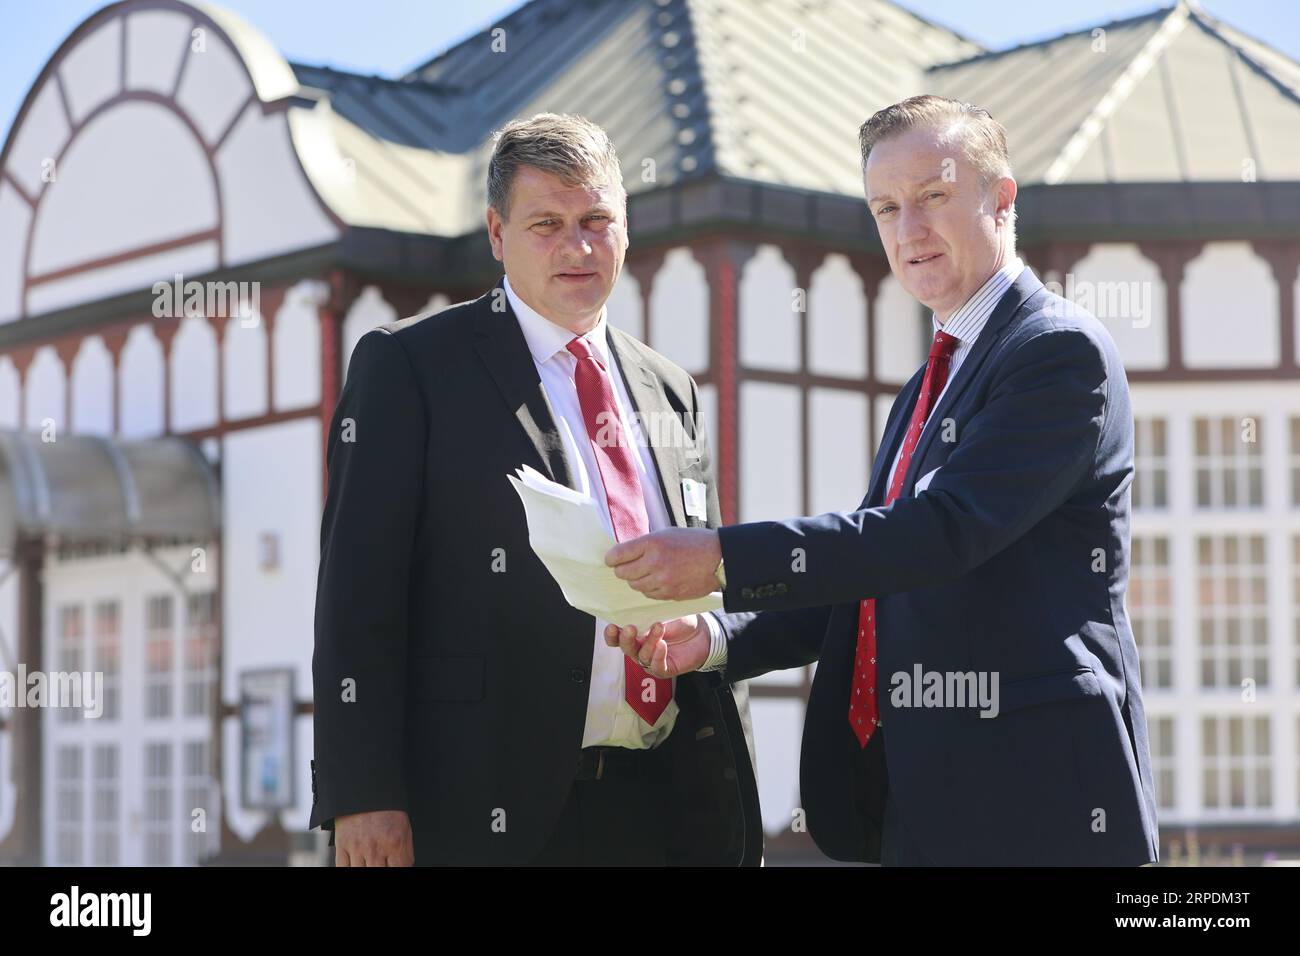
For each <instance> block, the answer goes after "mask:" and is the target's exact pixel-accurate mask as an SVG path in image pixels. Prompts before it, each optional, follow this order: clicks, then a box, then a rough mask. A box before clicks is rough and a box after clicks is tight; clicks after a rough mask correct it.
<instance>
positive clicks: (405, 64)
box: [0, 0, 1300, 137]
mask: <svg viewBox="0 0 1300 956" xmlns="http://www.w3.org/2000/svg"><path fill="white" fill-rule="evenodd" d="M216 2H217V3H219V5H221V6H224V7H226V8H227V9H230V10H233V11H234V12H236V13H238V14H239V15H240V16H241V17H243V18H244V19H245V20H246V21H248V22H249V23H250V24H252V25H253V26H255V27H257V28H258V29H259V30H261V31H262V32H263V33H264V34H265V35H266V36H268V37H270V39H271V42H272V43H274V44H275V46H276V47H277V48H278V49H279V50H280V52H281V53H283V54H284V55H285V56H286V57H288V58H289V59H291V60H297V61H301V62H305V63H315V64H325V65H329V66H334V67H338V68H340V69H347V70H357V71H360V72H363V73H378V74H380V75H384V76H391V75H394V74H398V73H401V72H403V71H405V70H407V69H409V68H410V67H412V66H414V65H416V64H418V63H420V62H422V61H424V60H426V59H429V58H430V57H432V56H433V55H434V54H435V53H437V52H439V51H441V50H443V49H445V48H446V47H447V46H449V45H451V44H452V43H455V42H456V41H458V40H462V39H464V38H465V37H467V36H471V35H473V34H474V33H476V32H478V31H479V30H482V29H483V28H485V27H488V26H490V25H491V24H492V23H494V22H495V21H496V20H498V19H500V18H501V17H502V16H503V15H505V14H506V13H508V12H510V11H511V10H514V9H516V8H517V7H519V6H521V5H522V2H521V0H216ZM1171 2H1172V0H1164V2H1161V0H1137V2H1133V0H1077V2H1067V3H1059V2H1057V3H1044V2H1042V0H977V2H972V0H905V2H904V3H903V6H906V7H908V8H909V9H911V10H913V11H915V12H916V13H918V14H920V15H921V16H923V17H926V18H927V19H930V20H933V21H936V22H938V23H941V24H943V25H944V26H948V27H951V28H952V29H954V30H956V31H958V32H959V33H962V34H964V35H965V36H968V37H970V38H971V39H973V40H975V41H977V42H979V43H982V44H984V45H985V46H988V47H990V48H993V49H1001V48H1003V47H1007V46H1014V45H1015V44H1017V43H1024V42H1026V41H1029V40H1037V39H1042V38H1043V37H1048V36H1053V35H1055V34H1058V33H1064V32H1067V31H1069V30H1075V29H1079V28H1082V27H1088V26H1093V25H1095V24H1098V23H1103V22H1106V21H1108V20H1117V19H1122V18H1124V17H1130V16H1135V15H1137V14H1141V13H1147V12H1149V11H1151V10H1153V9H1156V8H1157V7H1161V6H1165V7H1167V6H1169V5H1170V3H1171ZM105 5H106V0H0V131H3V136H4V137H7V136H8V133H9V127H10V125H11V124H12V123H13V119H14V117H15V115H16V114H17V112H18V108H19V107H20V106H21V105H22V101H23V98H24V97H25V96H26V95H27V91H28V89H29V88H30V86H31V84H32V82H33V81H34V80H35V79H36V75H37V73H39V72H40V69H41V67H42V66H44V64H45V62H46V61H47V60H48V59H49V57H50V55H51V54H53V53H54V51H55V50H56V49H57V48H58V46H59V44H60V43H62V42H63V40H64V39H65V38H66V37H67V35H68V34H69V33H71V32H72V30H73V29H75V28H76V26H77V25H78V24H79V23H81V21H83V20H84V19H86V17H88V16H89V15H90V14H92V13H93V12H94V11H95V10H98V9H99V8H101V7H103V6H105ZM1202 5H1203V6H1204V7H1205V9H1206V10H1207V11H1209V13H1210V14H1211V15H1213V16H1216V17H1218V18H1219V19H1222V20H1226V21H1227V22H1228V23H1231V24H1232V25H1233V26H1235V27H1237V28H1238V29H1240V30H1244V31H1245V32H1246V33H1249V34H1251V35H1253V36H1256V37H1259V38H1260V39H1262V40H1266V41H1267V42H1269V43H1271V44H1272V45H1273V46H1275V47H1277V48H1278V49H1280V50H1282V51H1284V52H1286V53H1288V54H1289V55H1291V56H1293V57H1295V58H1297V59H1300V3H1297V2H1296V0H1209V2H1205V3H1203V4H1202Z"/></svg>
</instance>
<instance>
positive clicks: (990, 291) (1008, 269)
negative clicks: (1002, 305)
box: [930, 256, 1025, 342]
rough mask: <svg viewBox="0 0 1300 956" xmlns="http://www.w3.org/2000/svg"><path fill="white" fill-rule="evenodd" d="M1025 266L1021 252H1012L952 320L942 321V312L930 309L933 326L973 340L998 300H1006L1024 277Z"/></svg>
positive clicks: (963, 340) (934, 328)
mask: <svg viewBox="0 0 1300 956" xmlns="http://www.w3.org/2000/svg"><path fill="white" fill-rule="evenodd" d="M1024 269H1025V264H1024V262H1022V261H1021V259H1020V257H1019V256H1012V257H1011V258H1010V259H1009V260H1007V261H1006V262H1004V263H1003V264H1002V268H1001V269H999V270H998V271H997V272H995V273H993V275H991V276H989V278H988V281H987V282H985V283H984V284H983V285H982V286H980V287H979V289H977V290H976V292H975V294H974V295H972V296H971V297H970V298H969V299H967V300H966V301H965V302H964V303H963V304H962V306H961V308H959V309H958V310H957V311H956V312H954V313H953V314H952V315H950V316H948V321H947V322H944V323H942V324H940V322H939V316H938V315H937V314H936V313H934V312H931V313H930V326H931V328H932V330H933V331H934V332H936V333H938V332H944V333H946V334H947V335H951V336H953V337H954V338H956V339H957V340H958V341H960V342H973V341H974V340H975V339H977V338H979V334H980V332H982V331H983V330H984V323H986V322H987V321H988V319H989V316H990V315H992V314H993V310H994V309H995V308H996V307H997V304H998V303H999V302H1001V301H1002V296H1003V295H1004V294H1006V291H1007V289H1009V288H1011V284H1012V283H1013V282H1015V281H1016V280H1017V279H1018V278H1020V273H1021V272H1023V271H1024Z"/></svg>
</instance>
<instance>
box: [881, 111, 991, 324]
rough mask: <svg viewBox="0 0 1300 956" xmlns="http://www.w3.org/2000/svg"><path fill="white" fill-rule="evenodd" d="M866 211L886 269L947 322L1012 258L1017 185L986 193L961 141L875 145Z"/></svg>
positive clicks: (911, 139)
mask: <svg viewBox="0 0 1300 956" xmlns="http://www.w3.org/2000/svg"><path fill="white" fill-rule="evenodd" d="M865 181H866V193H867V205H868V206H869V207H870V208H871V214H872V216H873V217H874V218H875V220H876V228H877V229H879V230H880V241H881V243H882V244H883V245H884V247H885V255H886V256H888V258H889V268H890V269H891V270H893V273H894V275H896V276H897V277H898V281H899V282H901V283H902V284H903V288H904V289H906V290H907V291H908V292H909V293H910V294H911V295H912V296H913V297H914V298H916V299H917V300H919V301H920V302H921V303H922V304H924V305H925V306H926V307H927V308H930V309H933V310H934V311H935V312H936V313H938V316H939V319H940V320H941V321H942V320H944V319H946V318H948V316H949V315H951V314H952V313H953V312H955V311H956V310H957V309H958V308H959V307H960V306H961V305H962V304H963V303H964V302H965V301H966V300H967V299H969V298H970V297H971V296H972V295H973V294H974V293H975V291H976V290H977V289H979V287H980V286H981V285H983V284H984V282H985V281H986V280H987V279H988V277H989V276H991V275H992V274H993V273H994V272H995V271H996V270H997V269H998V268H1000V267H1001V265H1002V263H1003V261H1004V260H1005V259H1006V258H1008V257H1009V255H1010V250H1008V249H1007V248H1006V245H1007V236H1008V233H1009V225H1008V222H1009V220H1007V221H1004V222H1001V223H999V221H998V215H999V213H1001V214H1003V215H1006V214H1009V211H1010V207H1011V203H1012V202H1013V201H1014V200H1015V195H1016V183H1015V180H1014V179H1011V178H1009V177H1008V178H1005V179H1001V180H998V181H996V182H994V183H993V184H991V186H990V187H989V188H987V189H986V188H985V187H984V184H983V182H982V181H981V179H980V174H979V171H978V170H977V169H976V168H975V167H974V166H972V165H971V164H970V162H969V161H967V159H966V156H965V153H964V151H963V150H962V149H961V147H960V145H959V143H958V141H956V140H952V139H949V140H945V139H944V137H943V135H942V132H941V131H940V130H938V129H930V128H926V127H918V128H915V129H910V130H907V131H905V132H903V133H899V134H897V135H895V136H890V137H888V138H887V139H884V140H882V141H881V142H879V143H877V144H876V145H875V147H874V148H873V149H872V150H871V155H870V156H869V157H868V158H867V169H866V177H865Z"/></svg>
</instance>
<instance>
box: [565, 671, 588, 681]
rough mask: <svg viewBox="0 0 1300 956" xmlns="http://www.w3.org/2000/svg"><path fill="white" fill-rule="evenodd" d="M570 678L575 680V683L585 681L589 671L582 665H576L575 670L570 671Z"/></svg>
mask: <svg viewBox="0 0 1300 956" xmlns="http://www.w3.org/2000/svg"><path fill="white" fill-rule="evenodd" d="M569 680H571V681H573V682H574V683H575V684H581V683H584V682H585V681H586V680H587V672H586V671H584V670H583V669H582V668H581V667H575V668H574V669H573V670H571V671H569Z"/></svg>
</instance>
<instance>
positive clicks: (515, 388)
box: [474, 280, 573, 488]
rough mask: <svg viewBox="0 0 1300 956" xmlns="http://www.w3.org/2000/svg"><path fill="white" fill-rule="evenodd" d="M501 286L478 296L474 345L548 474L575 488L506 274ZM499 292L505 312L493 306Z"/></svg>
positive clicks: (553, 479)
mask: <svg viewBox="0 0 1300 956" xmlns="http://www.w3.org/2000/svg"><path fill="white" fill-rule="evenodd" d="M496 289H500V290H501V291H500V292H497V291H496ZM496 289H493V291H491V292H489V293H488V294H487V295H485V296H483V298H481V299H479V314H478V317H477V320H476V323H475V342H474V347H475V348H476V349H477V350H478V354H479V357H480V358H482V359H483V364H484V365H486V366H487V370H488V373H489V374H491V376H492V378H493V380H495V382H496V384H497V388H499V389H500V390H501V394H502V396H503V397H504V398H505V400H506V404H507V405H508V406H509V407H510V410H511V411H513V412H514V415H515V418H516V419H517V420H518V422H519V426H520V427H521V428H522V429H523V430H524V434H525V435H526V436H527V437H528V441H529V442H530V443H531V444H532V446H533V448H535V449H536V450H537V457H538V458H539V459H540V461H541V464H542V466H543V470H544V471H545V472H546V474H547V476H548V477H549V478H550V479H551V480H552V481H556V482H559V483H560V484H562V485H567V486H569V487H571V488H572V487H573V476H572V474H571V473H570V471H569V462H568V459H567V458H566V457H565V455H564V441H563V440H562V439H561V438H560V430H559V427H558V426H557V425H556V424H555V410H554V409H553V408H551V403H550V401H549V400H548V399H547V398H546V390H545V389H544V388H543V387H542V379H541V376H539V375H538V374H537V366H536V365H535V364H534V363H533V356H532V354H531V353H530V352H529V351H528V343H527V342H526V341H525V340H524V333H523V330H521V329H520V328H519V319H518V318H516V317H515V312H514V309H512V308H510V299H509V298H508V297H507V296H506V294H505V286H504V280H502V282H498V283H497V285H496ZM498 295H499V296H500V301H501V302H502V303H504V304H505V311H504V312H493V311H492V301H493V299H494V297H495V296H498Z"/></svg>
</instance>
